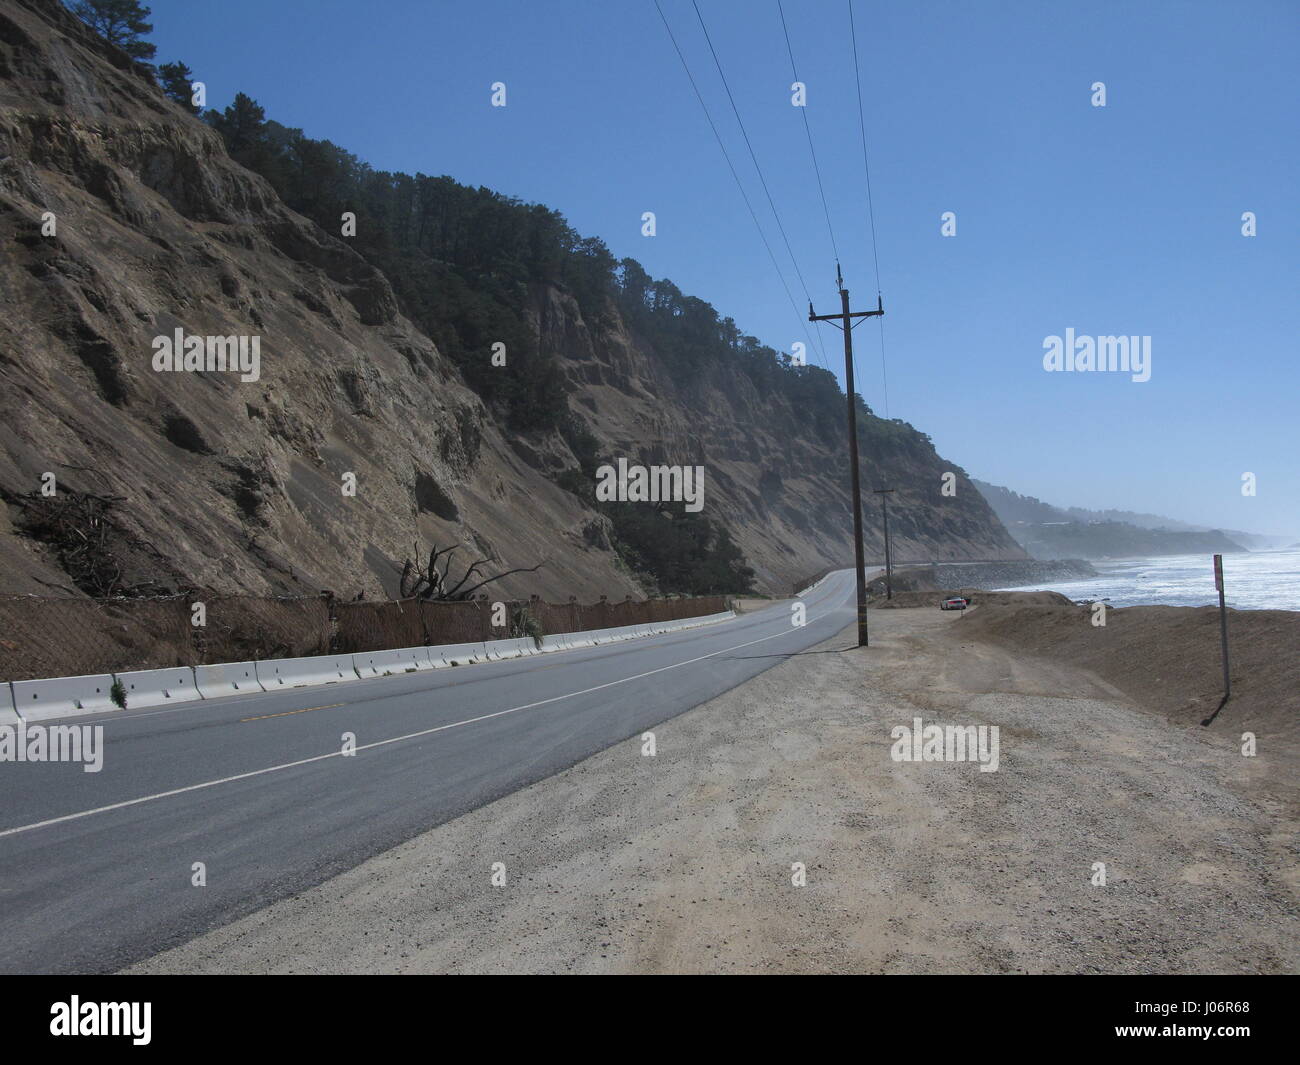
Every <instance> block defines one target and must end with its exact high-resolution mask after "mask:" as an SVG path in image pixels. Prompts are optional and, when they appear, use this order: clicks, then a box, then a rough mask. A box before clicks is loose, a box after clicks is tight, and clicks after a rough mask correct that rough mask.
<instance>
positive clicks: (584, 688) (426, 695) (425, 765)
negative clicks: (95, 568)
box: [0, 571, 853, 973]
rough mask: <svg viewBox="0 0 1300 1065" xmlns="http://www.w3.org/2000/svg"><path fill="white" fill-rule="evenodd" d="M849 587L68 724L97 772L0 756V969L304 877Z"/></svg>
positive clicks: (471, 799) (680, 708) (769, 655)
mask: <svg viewBox="0 0 1300 1065" xmlns="http://www.w3.org/2000/svg"><path fill="white" fill-rule="evenodd" d="M852 595H853V574H852V573H851V572H845V571H840V572H837V573H834V574H832V575H831V576H830V577H828V578H827V579H826V580H825V581H823V582H822V583H821V584H820V585H818V586H817V587H816V588H814V589H813V590H812V591H810V592H809V594H808V595H807V596H806V597H805V599H804V602H805V604H806V609H807V623H806V624H805V625H804V626H803V627H795V626H794V625H792V623H791V609H790V606H789V605H788V604H783V603H782V604H775V605H773V606H772V607H769V608H767V609H765V610H761V611H758V612H756V613H752V614H745V615H742V616H740V617H738V618H736V619H735V620H733V621H727V622H723V623H720V624H717V625H711V626H707V627H703V628H699V629H693V630H684V631H682V632H678V633H669V634H665V635H663V636H655V637H647V638H643V639H640V640H634V641H628V642H626V643H616V644H608V645H605V646H601V647H592V648H586V649H584V650H580V651H567V652H557V653H555V654H550V655H545V656H537V657H530V658H523V659H515V660H511V661H505V662H489V663H482V664H479V665H473V666H465V667H458V668H454V669H443V670H438V671H436V672H433V673H423V674H406V675H402V676H395V677H383V678H376V679H373V680H364V681H356V682H351V683H347V684H339V685H327V686H322V687H313V688H299V689H295V690H292V691H287V692H276V693H266V694H259V695H249V696H232V697H229V698H226V699H214V700H210V701H206V702H202V703H190V704H186V705H185V706H182V707H175V708H153V709H141V710H135V711H133V710H123V711H117V712H114V713H108V714H94V715H84V716H80V717H77V718H67V719H64V721H63V722H60V723H77V724H97V725H103V726H104V752H103V768H102V770H101V771H100V772H98V773H86V772H83V769H82V766H81V765H79V764H67V763H64V764H50V763H14V762H3V763H0V972H8V973H100V972H112V971H115V970H116V969H118V968H121V967H122V966H124V965H127V964H130V963H131V962H133V961H137V960H139V959H141V958H145V957H149V956H151V955H153V954H155V953H157V952H158V951H160V950H163V949H165V948H167V947H172V946H176V945H177V944H179V943H183V942H185V941H187V940H189V939H190V938H192V937H193V936H195V935H198V934H200V933H202V932H205V931H208V930H210V929H212V928H216V927H219V926H221V925H224V924H226V923H228V922H230V921H232V920H234V919H235V918H237V917H240V916H243V915H244V914H247V913H251V912H253V911H255V910H257V909H260V908H262V907H263V906H266V905H268V904H269V903H271V902H274V901H276V900H277V899H280V898H284V897H286V896H288V895H291V894H294V893H297V892H300V891H303V890H305V889H306V888H309V887H312V886H314V885H315V884H318V883H320V882H322V881H324V880H326V879H328V878H330V877H332V876H335V875H337V874H338V873H341V872H343V871H345V870H347V869H350V868H352V867H353V866H355V865H357V864H359V863H360V862H362V861H364V860H365V859H366V858H369V857H371V856H373V855H375V854H378V853H380V852H381V851H384V850H387V849H389V848H390V847H393V846H396V845H397V844H398V843H401V842H403V841H405V840H407V839H410V838H411V837H413V836H415V835H417V834H418V833H421V832H424V831H426V830H427V829H429V828H432V827H434V826H436V825H439V824H442V823H444V822H446V821H449V820H451V819H453V818H455V817H458V816H460V815H461V814H464V813H466V812H468V811H469V810H473V809H475V808H477V807H479V806H482V805H484V804H485V803H489V802H492V801H493V800H495V799H497V798H500V797H501V796H503V795H508V794H510V793H511V792H514V791H516V790H518V789H519V788H522V787H525V786H527V785H529V784H531V783H534V782H535V781H538V780H541V779H543V778H545V777H548V776H550V775H551V774H553V773H557V772H559V771H560V770H563V769H566V768H568V767H569V766H571V765H573V764H574V763H576V762H579V761H581V760H582V759H584V758H587V757H588V756H590V755H592V754H594V753H596V752H598V751H601V750H603V749H605V748H607V747H610V746H611V745H613V744H615V743H618V742H620V741H623V740H626V739H629V738H630V737H634V736H638V735H639V734H640V733H641V732H643V731H644V730H645V729H647V728H651V727H653V726H655V725H657V724H659V723H661V722H663V721H666V720H667V719H669V718H672V717H675V716H676V715H678V714H681V713H684V712H685V711H687V710H689V709H692V708H693V707H695V706H698V705H699V704H700V703H703V702H706V701H708V700H710V699H712V698H715V697H716V696H718V695H720V694H722V693H723V692H725V691H728V690H729V689H731V688H733V687H735V686H736V685H738V684H740V683H742V682H744V681H746V680H748V679H750V678H751V677H753V676H755V675H757V674H758V673H761V672H763V671H764V670H765V669H768V668H770V667H771V666H773V665H775V664H776V663H778V662H780V661H782V660H783V659H784V658H786V657H788V656H789V655H790V654H792V653H795V652H798V651H800V650H803V649H805V648H808V647H811V646H814V645H815V644H817V643H819V642H821V641H823V640H826V639H828V638H830V637H831V636H833V635H834V634H835V633H836V632H838V631H839V630H840V629H842V628H843V627H844V626H845V625H846V624H848V623H849V622H850V621H851V620H852V617H853V608H852ZM345 733H353V734H354V735H355V737H356V739H355V745H356V753H355V754H354V755H352V756H344V755H343V754H342V753H341V752H342V748H343V736H344V734H345ZM200 862H201V863H203V866H204V870H205V878H206V886H202V887H200V886H194V885H193V884H192V878H193V877H194V876H195V873H194V872H193V868H194V865H195V863H200ZM322 934H327V930H324V929H322Z"/></svg>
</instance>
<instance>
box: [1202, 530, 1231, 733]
mask: <svg viewBox="0 0 1300 1065" xmlns="http://www.w3.org/2000/svg"><path fill="white" fill-rule="evenodd" d="M1214 586H1215V587H1216V588H1217V589H1218V590H1219V649H1220V652H1221V654H1222V656H1223V698H1222V699H1220V700H1219V705H1218V707H1216V708H1215V711H1214V713H1212V714H1211V715H1210V716H1209V717H1207V718H1206V719H1205V720H1204V721H1202V722H1201V725H1202V727H1204V726H1206V725H1209V724H1210V723H1211V722H1212V721H1213V720H1214V719H1215V718H1216V717H1218V716H1219V711H1220V710H1222V709H1223V708H1224V706H1226V705H1227V702H1228V700H1229V699H1230V698H1231V697H1232V674H1231V670H1230V669H1229V668H1228V604H1227V602H1226V600H1225V595H1224V588H1223V556H1222V555H1215V556H1214Z"/></svg>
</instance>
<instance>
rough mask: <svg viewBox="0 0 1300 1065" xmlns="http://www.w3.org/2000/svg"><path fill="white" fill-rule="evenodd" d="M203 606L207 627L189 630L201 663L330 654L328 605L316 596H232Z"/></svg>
mask: <svg viewBox="0 0 1300 1065" xmlns="http://www.w3.org/2000/svg"><path fill="white" fill-rule="evenodd" d="M205 603H206V606H207V612H208V618H207V622H208V623H207V625H206V626H201V627H198V626H196V627H194V628H193V629H192V632H193V640H194V643H195V645H196V646H197V647H198V648H199V649H200V653H201V656H202V657H201V658H200V659H199V661H200V662H203V663H204V664H208V663H213V662H248V661H252V660H256V659H262V658H310V657H311V656H313V655H327V654H329V653H330V651H331V650H332V648H331V646H330V644H331V642H332V639H333V626H332V623H331V621H330V610H329V603H328V602H326V601H325V600H324V599H321V598H319V597H316V596H311V597H308V598H303V599H257V598H253V597H237V598H230V599H211V600H205Z"/></svg>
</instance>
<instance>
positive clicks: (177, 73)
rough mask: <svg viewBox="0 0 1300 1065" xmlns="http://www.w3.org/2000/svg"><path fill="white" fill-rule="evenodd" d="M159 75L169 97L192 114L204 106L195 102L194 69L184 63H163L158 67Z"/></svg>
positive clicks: (163, 88)
mask: <svg viewBox="0 0 1300 1065" xmlns="http://www.w3.org/2000/svg"><path fill="white" fill-rule="evenodd" d="M158 77H159V79H160V80H161V81H162V90H163V92H164V93H165V94H166V95H167V99H169V100H172V101H174V102H176V103H178V104H180V105H181V106H182V107H183V108H185V110H186V111H188V112H189V113H190V114H192V115H197V114H198V113H199V112H200V111H201V110H202V108H201V107H197V106H195V104H194V89H193V87H192V85H191V82H192V81H193V80H194V71H192V70H191V69H190V68H189V67H187V66H186V65H185V64H184V63H179V62H177V63H163V64H162V65H161V66H160V67H159V68H158Z"/></svg>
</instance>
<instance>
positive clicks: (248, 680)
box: [194, 662, 265, 699]
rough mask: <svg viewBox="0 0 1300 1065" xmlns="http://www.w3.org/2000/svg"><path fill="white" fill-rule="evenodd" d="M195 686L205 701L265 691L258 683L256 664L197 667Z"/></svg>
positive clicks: (234, 663)
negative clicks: (224, 696) (223, 696)
mask: <svg viewBox="0 0 1300 1065" xmlns="http://www.w3.org/2000/svg"><path fill="white" fill-rule="evenodd" d="M194 686H195V687H196V688H198V689H199V694H200V695H202V696H203V698H205V699H216V698H217V697H219V696H222V695H248V694H249V693H251V692H261V691H264V690H265V689H264V688H263V687H262V685H261V684H259V683H258V682H257V663H256V662H221V663H218V664H217V665H215V666H195V667H194Z"/></svg>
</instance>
